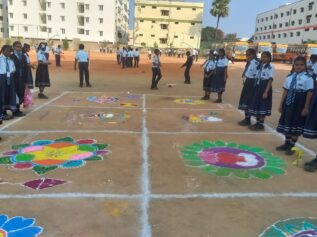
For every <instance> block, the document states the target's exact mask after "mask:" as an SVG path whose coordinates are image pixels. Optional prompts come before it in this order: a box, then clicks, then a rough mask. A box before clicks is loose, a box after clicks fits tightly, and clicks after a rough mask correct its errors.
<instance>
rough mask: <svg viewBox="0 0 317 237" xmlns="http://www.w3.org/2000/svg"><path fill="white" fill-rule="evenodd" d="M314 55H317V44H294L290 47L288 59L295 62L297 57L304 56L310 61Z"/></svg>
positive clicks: (287, 54)
mask: <svg viewBox="0 0 317 237" xmlns="http://www.w3.org/2000/svg"><path fill="white" fill-rule="evenodd" d="M312 54H317V44H293V45H288V47H287V53H286V58H287V61H289V62H293V60H294V59H295V58H296V57H297V56H300V55H301V56H304V57H306V59H309V58H310V56H311V55H312Z"/></svg>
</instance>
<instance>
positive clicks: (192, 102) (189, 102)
mask: <svg viewBox="0 0 317 237" xmlns="http://www.w3.org/2000/svg"><path fill="white" fill-rule="evenodd" d="M174 102H175V103H177V104H187V105H202V104H205V102H204V101H202V100H193V99H176V100H174Z"/></svg>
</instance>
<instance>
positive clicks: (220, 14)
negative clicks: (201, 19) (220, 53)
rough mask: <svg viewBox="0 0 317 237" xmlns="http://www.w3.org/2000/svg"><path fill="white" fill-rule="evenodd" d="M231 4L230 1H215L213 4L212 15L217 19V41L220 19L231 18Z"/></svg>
mask: <svg viewBox="0 0 317 237" xmlns="http://www.w3.org/2000/svg"><path fill="white" fill-rule="evenodd" d="M229 3H230V0H213V2H212V4H211V9H210V14H211V15H212V16H214V17H217V24H216V35H215V41H217V30H218V27H219V21H220V18H224V17H227V16H229Z"/></svg>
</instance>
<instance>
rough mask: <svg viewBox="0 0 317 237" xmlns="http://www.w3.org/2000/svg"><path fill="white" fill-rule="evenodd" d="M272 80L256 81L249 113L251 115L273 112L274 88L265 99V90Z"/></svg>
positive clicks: (266, 114) (263, 114)
mask: <svg viewBox="0 0 317 237" xmlns="http://www.w3.org/2000/svg"><path fill="white" fill-rule="evenodd" d="M269 81H270V80H260V81H259V84H256V80H255V81H254V89H253V93H252V95H251V99H250V104H249V108H248V114H249V115H251V116H270V115H271V112H272V88H271V89H270V90H269V92H268V98H267V99H263V98H262V97H263V94H264V91H265V89H266V87H267V84H268V83H269Z"/></svg>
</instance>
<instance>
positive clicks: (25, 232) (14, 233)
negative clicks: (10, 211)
mask: <svg viewBox="0 0 317 237" xmlns="http://www.w3.org/2000/svg"><path fill="white" fill-rule="evenodd" d="M34 224H35V219H33V218H24V217H21V216H16V217H13V218H11V219H10V218H8V216H6V215H0V237H36V236H39V235H40V234H41V233H42V232H43V228H42V227H39V226H34Z"/></svg>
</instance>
